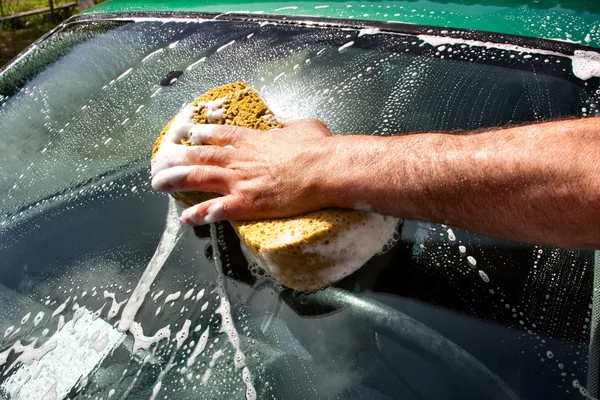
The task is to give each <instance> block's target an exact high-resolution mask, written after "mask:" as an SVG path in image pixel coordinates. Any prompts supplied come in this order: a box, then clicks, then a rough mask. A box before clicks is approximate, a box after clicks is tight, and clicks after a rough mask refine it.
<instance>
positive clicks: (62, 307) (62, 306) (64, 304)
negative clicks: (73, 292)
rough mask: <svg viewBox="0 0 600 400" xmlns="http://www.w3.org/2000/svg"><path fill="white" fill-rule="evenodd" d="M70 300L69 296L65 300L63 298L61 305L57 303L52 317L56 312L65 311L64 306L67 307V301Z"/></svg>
mask: <svg viewBox="0 0 600 400" xmlns="http://www.w3.org/2000/svg"><path fill="white" fill-rule="evenodd" d="M69 301H71V298H70V297H69V298H68V299H67V300H65V302H64V303H62V304H61V305H59V306H58V307H57V308H56V310H54V312H53V313H52V317H51V318H50V319H52V318H54V317H56V316H57V315H58V314H60V313H62V312H63V311H65V308H66V307H67V303H68V302H69Z"/></svg>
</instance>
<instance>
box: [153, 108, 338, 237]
mask: <svg viewBox="0 0 600 400" xmlns="http://www.w3.org/2000/svg"><path fill="white" fill-rule="evenodd" d="M282 125H283V127H282V128H281V129H277V130H272V131H269V132H263V131H256V130H253V129H248V128H242V127H237V126H233V125H197V126H195V128H194V129H195V130H194V133H193V135H192V141H193V143H194V144H195V145H194V146H184V145H171V146H170V148H169V156H168V157H165V158H160V157H155V160H154V161H153V165H152V175H153V179H152V186H153V187H154V189H157V190H162V191H201V192H215V193H218V194H221V195H223V196H222V197H218V198H215V199H211V200H208V201H205V202H203V203H200V204H197V205H195V206H193V207H190V208H188V209H186V210H185V211H184V212H183V213H182V215H181V220H182V222H184V223H186V224H188V225H202V224H207V223H211V222H215V221H220V220H249V219H264V218H278V217H285V216H292V215H297V214H301V213H305V212H309V211H313V210H316V209H320V208H325V207H328V206H331V205H332V202H333V199H332V198H331V195H329V194H328V193H326V191H324V190H323V189H324V188H325V187H326V184H325V182H324V181H325V179H326V175H327V166H326V160H327V158H328V157H329V156H330V152H331V151H330V150H328V148H329V142H330V139H331V132H330V131H329V130H328V129H327V127H326V126H325V125H324V124H323V123H322V122H320V121H318V120H316V119H295V120H286V121H284V122H283V123H282ZM157 156H158V154H157ZM157 158H158V159H157Z"/></svg>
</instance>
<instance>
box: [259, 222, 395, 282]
mask: <svg viewBox="0 0 600 400" xmlns="http://www.w3.org/2000/svg"><path fill="white" fill-rule="evenodd" d="M398 222H399V219H398V218H393V217H389V216H383V215H380V214H377V213H369V214H367V216H366V217H365V219H363V220H361V221H360V222H359V223H356V224H354V225H350V226H349V227H348V228H345V229H344V230H343V231H341V232H340V233H339V234H338V235H337V237H333V238H331V237H324V238H321V239H319V240H318V241H316V242H314V243H301V244H299V246H300V252H301V253H303V254H310V255H312V256H315V255H317V256H318V257H319V260H320V262H322V263H323V265H329V267H328V268H327V269H323V270H321V271H319V272H318V274H317V275H316V276H315V275H312V274H303V273H302V272H301V271H289V268H286V266H285V265H278V263H277V262H276V257H275V256H276V253H277V251H278V249H275V250H272V251H268V250H267V251H262V252H261V253H260V255H261V257H262V261H264V262H259V264H260V265H261V266H263V267H264V268H265V269H266V270H267V271H269V272H270V273H271V274H272V275H273V277H274V278H275V279H276V280H278V278H281V279H284V277H285V275H291V274H293V276H294V278H293V279H294V280H297V281H304V282H306V285H307V287H306V288H305V290H316V289H320V288H322V287H325V286H328V285H331V284H332V283H335V282H337V281H339V280H340V279H342V278H344V277H346V276H348V275H350V274H351V273H353V272H354V271H356V270H357V269H359V268H360V267H361V266H363V265H364V264H365V263H366V262H367V261H368V260H369V259H371V257H373V256H374V255H376V254H377V253H379V252H380V251H381V250H382V249H383V248H384V247H385V246H386V244H387V243H388V242H390V241H391V240H393V237H394V234H395V233H396V226H397V225H398ZM287 239H289V237H286V240H287ZM284 280H285V279H284Z"/></svg>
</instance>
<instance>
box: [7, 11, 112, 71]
mask: <svg viewBox="0 0 600 400" xmlns="http://www.w3.org/2000/svg"><path fill="white" fill-rule="evenodd" d="M102 1H104V0H0V68H1V67H2V66H4V64H6V63H7V62H9V61H10V60H11V59H12V58H13V57H15V56H16V55H17V54H19V53H20V52H21V51H22V50H23V49H24V48H25V47H27V46H29V45H30V44H31V43H33V42H34V41H35V40H36V39H38V38H39V37H40V36H42V35H43V34H44V33H46V32H48V31H49V30H50V29H52V28H54V27H55V26H56V25H58V24H60V23H61V22H62V21H64V20H65V19H67V18H69V17H70V16H71V15H74V14H76V13H78V12H79V11H83V10H85V9H87V8H90V7H92V6H93V5H95V4H97V3H101V2H102Z"/></svg>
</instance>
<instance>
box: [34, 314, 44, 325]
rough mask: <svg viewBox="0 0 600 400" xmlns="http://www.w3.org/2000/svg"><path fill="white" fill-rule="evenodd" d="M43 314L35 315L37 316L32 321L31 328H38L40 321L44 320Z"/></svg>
mask: <svg viewBox="0 0 600 400" xmlns="http://www.w3.org/2000/svg"><path fill="white" fill-rule="evenodd" d="M44 315H45V314H44V312H43V311H40V312H39V313H37V315H36V316H35V318H34V319H33V326H38V324H39V323H40V322H42V319H44Z"/></svg>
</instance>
